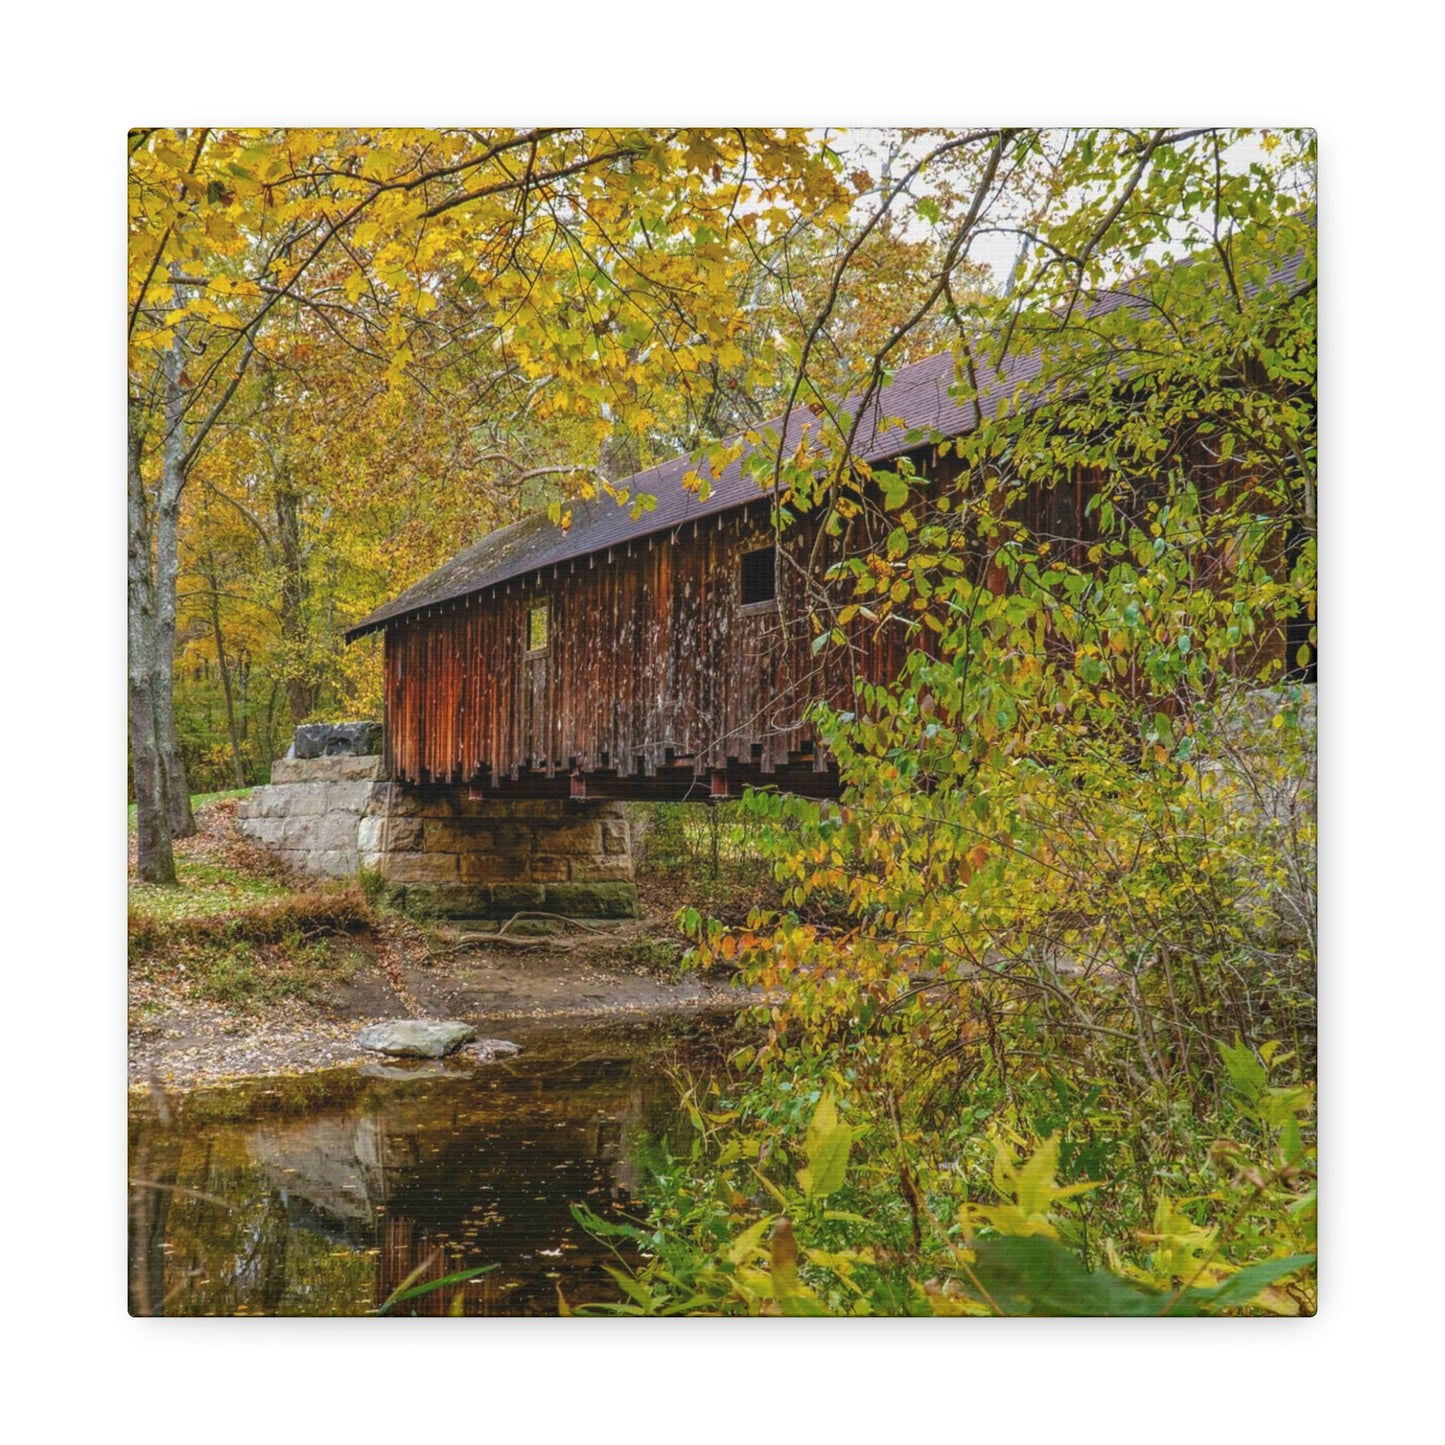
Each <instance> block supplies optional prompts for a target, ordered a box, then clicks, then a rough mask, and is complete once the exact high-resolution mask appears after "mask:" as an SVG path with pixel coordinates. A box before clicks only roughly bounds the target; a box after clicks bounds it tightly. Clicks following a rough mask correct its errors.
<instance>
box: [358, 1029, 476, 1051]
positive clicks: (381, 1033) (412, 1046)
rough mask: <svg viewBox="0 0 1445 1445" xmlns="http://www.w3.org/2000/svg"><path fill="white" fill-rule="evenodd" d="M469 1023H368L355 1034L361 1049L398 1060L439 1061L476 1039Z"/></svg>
mask: <svg viewBox="0 0 1445 1445" xmlns="http://www.w3.org/2000/svg"><path fill="white" fill-rule="evenodd" d="M476 1033H477V1031H476V1029H475V1028H474V1027H473V1026H472V1025H471V1024H464V1023H460V1022H458V1021H457V1020H456V1019H392V1020H391V1021H390V1022H389V1023H384V1024H368V1025H367V1026H366V1027H365V1028H364V1029H362V1031H361V1032H360V1033H359V1034H358V1035H357V1040H356V1041H357V1042H358V1043H359V1044H360V1045H361V1047H362V1048H364V1049H370V1050H371V1051H372V1052H373V1053H377V1054H392V1055H394V1056H395V1057H397V1058H400V1059H440V1058H444V1057H445V1056H446V1055H447V1054H450V1053H453V1052H454V1051H455V1050H457V1049H459V1048H461V1046H462V1045H463V1044H464V1043H466V1041H467V1040H468V1039H471V1038H475V1037H476Z"/></svg>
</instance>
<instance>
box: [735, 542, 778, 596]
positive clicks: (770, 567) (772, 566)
mask: <svg viewBox="0 0 1445 1445" xmlns="http://www.w3.org/2000/svg"><path fill="white" fill-rule="evenodd" d="M742 583H743V586H742V597H743V606H744V607H751V606H752V605H753V604H754V603H755V602H771V601H772V600H773V599H774V598H775V597H776V596H777V595H778V574H777V558H776V557H775V555H774V553H773V549H772V548H771V547H760V548H758V550H757V551H756V552H744V553H743V577H742Z"/></svg>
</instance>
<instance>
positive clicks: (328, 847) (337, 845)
mask: <svg viewBox="0 0 1445 1445" xmlns="http://www.w3.org/2000/svg"><path fill="white" fill-rule="evenodd" d="M356 828H357V818H356V814H355V813H323V814H321V815H320V816H319V817H318V818H317V819H316V822H315V824H314V825H313V827H312V830H311V847H312V848H315V849H317V850H319V851H321V852H332V851H335V850H336V849H342V850H344V851H347V852H350V853H352V854H355V852H356Z"/></svg>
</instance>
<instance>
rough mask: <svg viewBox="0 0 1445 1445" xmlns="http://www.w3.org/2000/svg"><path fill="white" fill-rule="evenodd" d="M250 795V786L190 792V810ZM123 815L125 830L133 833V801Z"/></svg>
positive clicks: (193, 810)
mask: <svg viewBox="0 0 1445 1445" xmlns="http://www.w3.org/2000/svg"><path fill="white" fill-rule="evenodd" d="M250 796H251V790H250V788H231V789H229V790H228V791H226V792H223V793H192V794H191V811H192V812H195V810H196V809H197V808H204V807H205V805H206V804H207V803H218V802H220V801H221V799H222V798H249V797H250ZM125 816H126V828H127V830H128V831H130V832H132V833H134V832H135V804H134V803H128V804H127V805H126V810H125Z"/></svg>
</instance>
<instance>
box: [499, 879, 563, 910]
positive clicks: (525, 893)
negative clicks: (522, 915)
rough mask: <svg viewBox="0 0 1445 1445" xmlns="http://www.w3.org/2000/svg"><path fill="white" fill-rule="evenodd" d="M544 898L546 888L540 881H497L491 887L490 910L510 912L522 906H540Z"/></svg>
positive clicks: (520, 908)
mask: <svg viewBox="0 0 1445 1445" xmlns="http://www.w3.org/2000/svg"><path fill="white" fill-rule="evenodd" d="M546 898H547V890H546V889H545V888H543V886H542V885H541V884H540V883H498V884H497V885H496V886H495V887H494V888H493V889H492V911H493V913H494V914H503V913H508V914H510V913H517V912H520V911H521V910H522V909H524V908H541V907H542V905H543V903H544V902H545V901H546ZM557 911H559V912H560V910H557Z"/></svg>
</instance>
